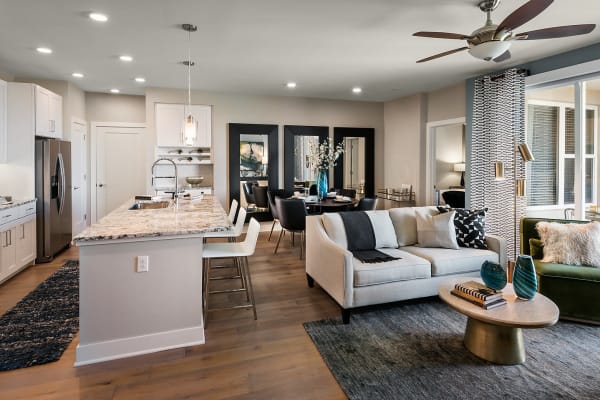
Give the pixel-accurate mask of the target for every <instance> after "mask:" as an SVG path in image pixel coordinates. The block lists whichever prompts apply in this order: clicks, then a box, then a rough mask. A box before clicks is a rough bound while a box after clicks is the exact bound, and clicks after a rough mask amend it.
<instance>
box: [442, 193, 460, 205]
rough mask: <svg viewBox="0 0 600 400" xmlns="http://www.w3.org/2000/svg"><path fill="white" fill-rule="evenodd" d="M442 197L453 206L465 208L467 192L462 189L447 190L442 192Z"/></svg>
mask: <svg viewBox="0 0 600 400" xmlns="http://www.w3.org/2000/svg"><path fill="white" fill-rule="evenodd" d="M442 198H443V199H444V202H445V203H446V204H448V205H449V206H450V207H452V208H465V192H464V191H462V190H447V191H445V192H444V193H442Z"/></svg>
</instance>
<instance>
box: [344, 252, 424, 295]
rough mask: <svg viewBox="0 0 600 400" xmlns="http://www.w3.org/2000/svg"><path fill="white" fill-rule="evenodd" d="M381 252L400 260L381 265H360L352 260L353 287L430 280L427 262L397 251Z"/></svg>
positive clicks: (360, 263) (355, 260) (355, 259)
mask: <svg viewBox="0 0 600 400" xmlns="http://www.w3.org/2000/svg"><path fill="white" fill-rule="evenodd" d="M381 252H382V253H385V254H388V255H390V256H392V257H400V259H398V260H393V261H387V262H383V263H362V262H360V261H359V260H358V259H357V258H354V260H353V266H354V286H355V287H360V286H371V285H379V284H382V283H389V282H398V281H408V280H412V279H426V278H431V264H430V263H429V261H427V260H425V259H423V258H421V257H417V256H415V255H413V254H410V253H407V252H405V251H401V250H397V249H382V250H381Z"/></svg>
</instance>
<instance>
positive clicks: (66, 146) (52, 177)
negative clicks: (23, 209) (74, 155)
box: [35, 137, 72, 263]
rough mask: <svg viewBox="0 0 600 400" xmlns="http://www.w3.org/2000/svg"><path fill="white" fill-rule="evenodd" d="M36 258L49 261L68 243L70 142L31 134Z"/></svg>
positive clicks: (69, 223) (69, 231)
mask: <svg viewBox="0 0 600 400" xmlns="http://www.w3.org/2000/svg"><path fill="white" fill-rule="evenodd" d="M35 197H36V198H37V259H36V263H41V262H48V261H51V260H52V259H53V258H54V256H55V255H56V254H57V253H58V252H60V251H61V250H63V249H65V248H68V247H69V245H70V244H71V231H72V226H71V143H70V142H65V141H62V140H56V139H46V138H41V137H36V138H35Z"/></svg>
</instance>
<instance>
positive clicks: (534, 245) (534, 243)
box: [529, 238, 544, 260]
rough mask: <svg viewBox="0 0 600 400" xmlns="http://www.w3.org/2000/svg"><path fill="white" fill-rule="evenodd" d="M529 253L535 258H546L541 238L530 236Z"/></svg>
mask: <svg viewBox="0 0 600 400" xmlns="http://www.w3.org/2000/svg"><path fill="white" fill-rule="evenodd" d="M529 254H530V255H531V258H533V259H534V260H541V259H542V258H544V242H542V240H541V239H536V238H530V239H529Z"/></svg>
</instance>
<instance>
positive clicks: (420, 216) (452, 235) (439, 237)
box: [415, 209, 459, 250]
mask: <svg viewBox="0 0 600 400" xmlns="http://www.w3.org/2000/svg"><path fill="white" fill-rule="evenodd" d="M415 214H416V216H417V237H418V242H419V246H422V247H444V248H447V249H456V250H458V248H459V247H458V243H457V242H456V232H455V230H454V214H455V212H454V211H451V212H449V213H446V214H437V215H429V213H428V212H427V210H420V209H416V210H415Z"/></svg>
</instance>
